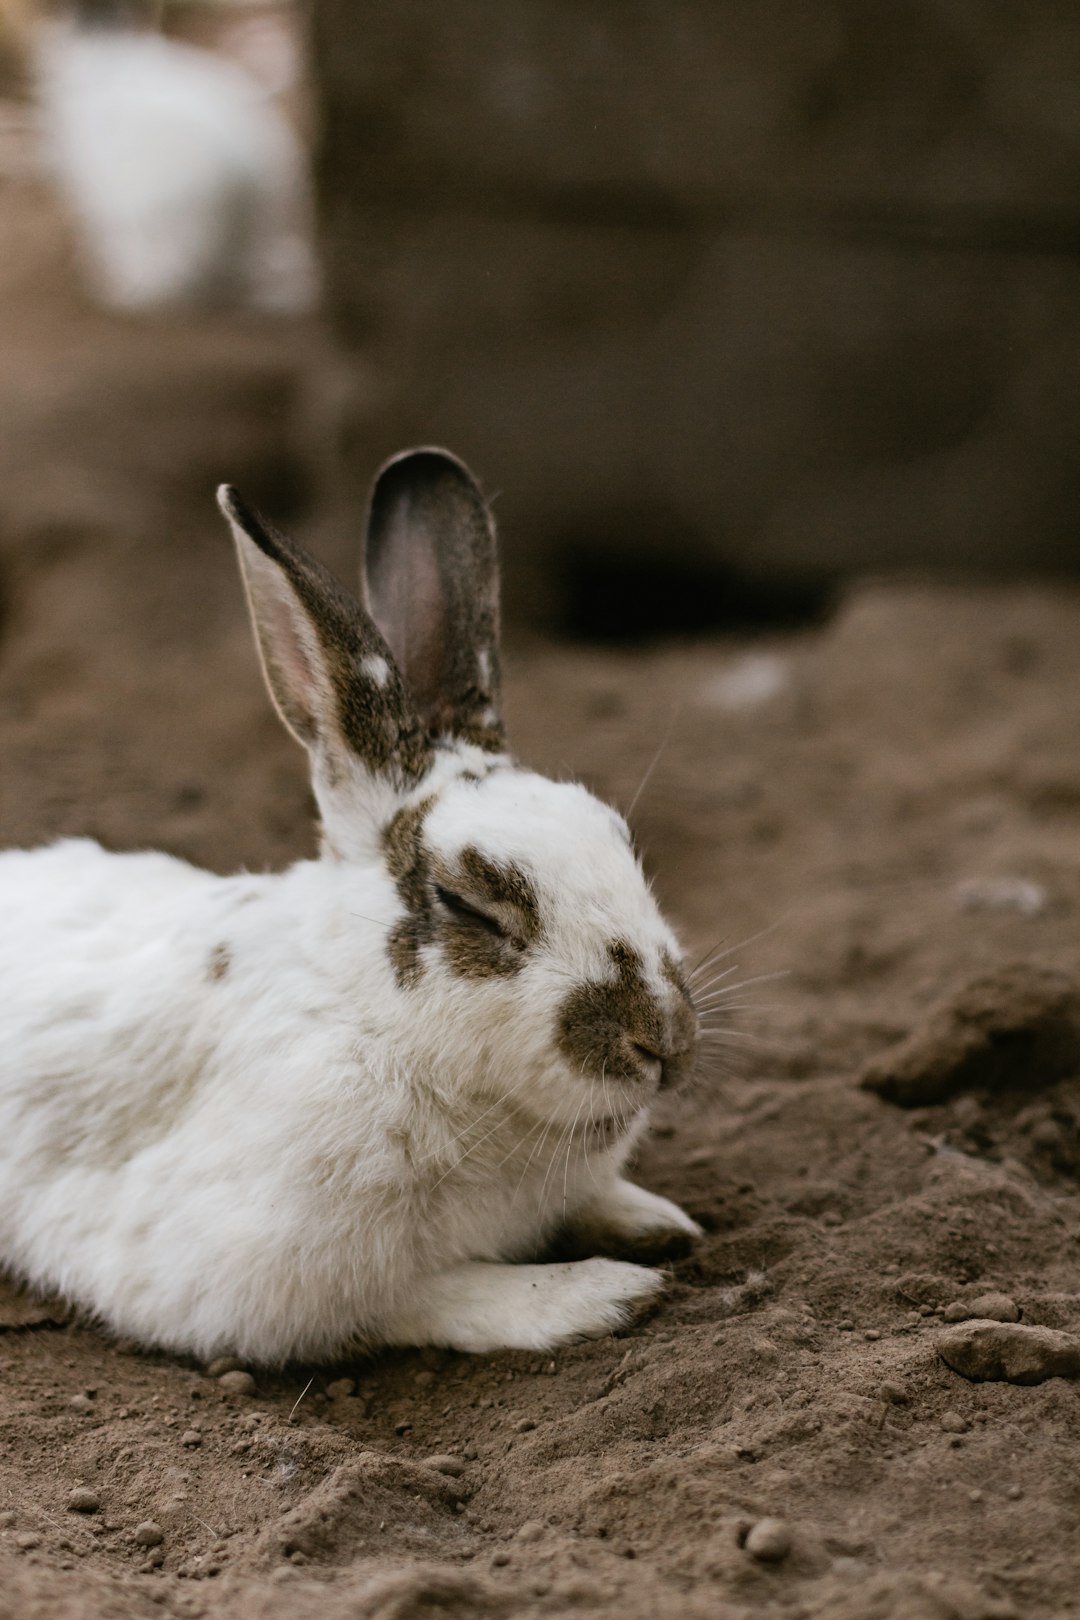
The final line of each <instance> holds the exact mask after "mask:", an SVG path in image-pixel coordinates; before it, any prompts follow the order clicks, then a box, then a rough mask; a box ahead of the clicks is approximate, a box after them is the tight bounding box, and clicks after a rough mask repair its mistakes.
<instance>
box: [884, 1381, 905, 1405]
mask: <svg viewBox="0 0 1080 1620" xmlns="http://www.w3.org/2000/svg"><path fill="white" fill-rule="evenodd" d="M878 1394H879V1395H880V1396H881V1399H882V1400H883V1401H888V1402H889V1404H890V1405H891V1406H907V1405H908V1404H909V1403H910V1401H911V1396H910V1395H909V1394H908V1392H907V1390H906V1389H905V1388H904V1387H903V1385H902V1384H893V1383H891V1382H890V1381H889V1380H888V1379H886V1380H885V1381H884V1382H883V1383H881V1384H879V1385H878Z"/></svg>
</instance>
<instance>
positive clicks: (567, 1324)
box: [542, 1260, 664, 1349]
mask: <svg viewBox="0 0 1080 1620" xmlns="http://www.w3.org/2000/svg"><path fill="white" fill-rule="evenodd" d="M553 1269H556V1270H562V1271H565V1273H566V1278H565V1282H564V1283H563V1284H562V1285H561V1286H560V1287H559V1288H557V1289H554V1290H552V1292H551V1294H550V1295H549V1298H548V1301H547V1307H548V1308H547V1310H546V1312H545V1321H544V1329H545V1335H546V1343H545V1344H544V1345H543V1346H542V1348H544V1349H546V1348H547V1346H548V1345H556V1344H573V1342H574V1341H575V1340H576V1339H600V1338H603V1336H604V1335H605V1334H607V1333H615V1332H617V1331H618V1329H619V1328H622V1327H626V1325H627V1324H628V1323H629V1322H632V1321H633V1320H634V1319H635V1317H638V1316H640V1315H642V1313H643V1312H644V1311H646V1310H647V1309H648V1307H649V1306H650V1305H651V1304H653V1302H654V1301H655V1300H656V1298H657V1297H658V1295H659V1294H660V1293H661V1292H662V1291H663V1287H664V1279H663V1277H662V1276H661V1275H660V1273H659V1272H658V1271H652V1270H650V1269H649V1268H648V1267H646V1266H633V1265H627V1264H626V1263H625V1262H624V1261H622V1260H578V1261H577V1262H576V1263H575V1264H573V1265H568V1266H565V1267H555V1268H553Z"/></svg>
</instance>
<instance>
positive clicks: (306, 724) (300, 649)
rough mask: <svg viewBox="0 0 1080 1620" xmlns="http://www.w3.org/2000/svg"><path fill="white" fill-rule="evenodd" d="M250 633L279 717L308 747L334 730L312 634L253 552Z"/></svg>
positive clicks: (275, 575) (277, 577)
mask: <svg viewBox="0 0 1080 1620" xmlns="http://www.w3.org/2000/svg"><path fill="white" fill-rule="evenodd" d="M252 552H253V555H252V556H251V557H250V561H249V564H248V567H249V570H250V574H251V578H252V587H253V590H252V602H253V606H254V608H255V628H256V631H257V633H258V638H259V647H260V650H261V652H262V655H263V663H264V665H265V668H266V677H267V681H268V683H269V686H270V691H271V695H272V696H273V699H274V702H275V703H276V704H277V706H278V708H279V709H280V711H281V714H282V718H283V719H284V720H285V723H286V725H288V726H289V727H290V728H291V729H292V730H293V731H294V732H295V733H296V735H297V736H298V737H299V739H300V741H301V742H303V743H305V744H310V743H312V742H314V741H315V739H316V738H317V737H318V736H319V735H320V734H322V735H324V736H325V735H326V731H327V727H328V726H329V727H331V728H332V727H333V725H334V716H333V713H332V712H331V710H330V705H331V703H332V698H331V693H330V690H329V685H328V682H327V681H326V677H325V672H324V669H323V663H322V654H321V652H320V649H319V646H318V643H317V641H316V639H315V634H314V632H313V630H312V628H311V626H310V625H309V624H308V622H307V620H306V618H305V617H304V614H303V611H302V609H301V608H300V607H299V605H298V603H297V601H296V598H295V596H294V595H293V592H292V590H291V588H290V586H289V585H288V584H287V582H286V581H285V579H284V578H283V577H282V575H281V573H280V571H279V570H278V568H277V566H276V564H274V563H270V562H267V561H266V559H265V558H263V556H262V555H261V553H259V552H258V551H255V549H254V547H253V548H252Z"/></svg>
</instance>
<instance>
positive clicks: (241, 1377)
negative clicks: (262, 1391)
mask: <svg viewBox="0 0 1080 1620" xmlns="http://www.w3.org/2000/svg"><path fill="white" fill-rule="evenodd" d="M218 1383H219V1384H220V1385H221V1387H222V1389H224V1390H228V1392H229V1394H230V1395H254V1394H255V1393H256V1391H257V1386H256V1383H255V1380H254V1378H253V1377H252V1376H251V1374H250V1373H249V1372H245V1371H244V1370H243V1369H242V1368H239V1367H236V1368H233V1369H232V1370H231V1371H229V1372H224V1373H222V1375H221V1377H220V1378H219V1379H218Z"/></svg>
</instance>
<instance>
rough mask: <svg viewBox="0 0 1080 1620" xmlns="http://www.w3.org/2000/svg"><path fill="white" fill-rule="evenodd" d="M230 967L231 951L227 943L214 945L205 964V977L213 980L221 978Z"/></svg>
mask: <svg viewBox="0 0 1080 1620" xmlns="http://www.w3.org/2000/svg"><path fill="white" fill-rule="evenodd" d="M231 967H232V952H231V951H230V950H229V947H228V946H227V945H215V946H214V948H213V950H212V951H211V952H210V959H209V961H208V962H207V964H206V977H207V978H208V979H209V980H211V982H215V981H217V980H219V979H223V978H224V977H225V975H226V974H227V973H228V971H229V969H230V968H231Z"/></svg>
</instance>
